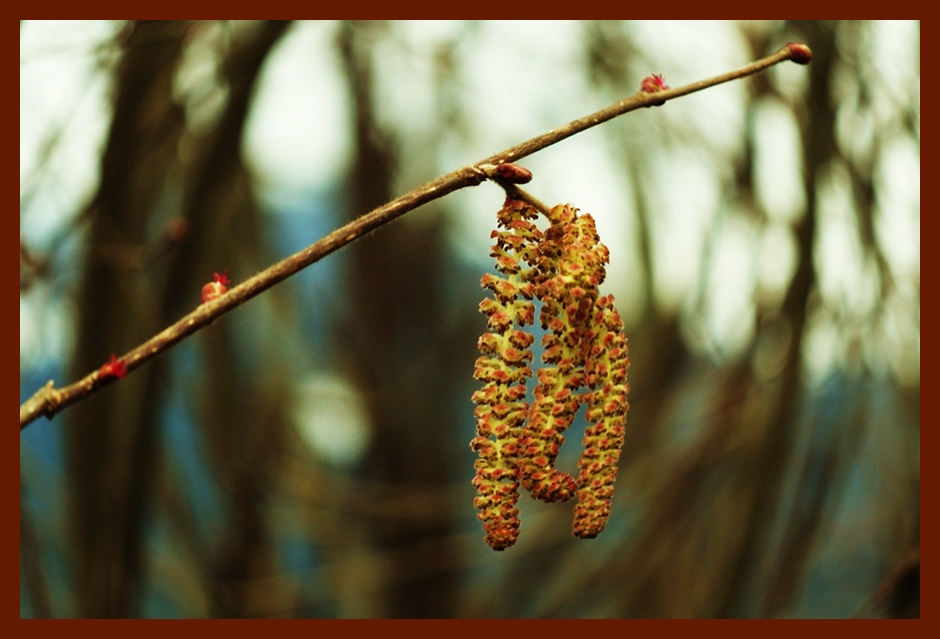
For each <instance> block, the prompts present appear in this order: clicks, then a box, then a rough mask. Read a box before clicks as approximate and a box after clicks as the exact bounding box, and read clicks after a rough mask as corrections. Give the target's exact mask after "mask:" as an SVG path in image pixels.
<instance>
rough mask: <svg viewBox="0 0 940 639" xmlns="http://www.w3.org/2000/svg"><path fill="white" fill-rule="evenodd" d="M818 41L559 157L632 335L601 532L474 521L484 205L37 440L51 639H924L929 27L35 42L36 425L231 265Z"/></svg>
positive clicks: (26, 571)
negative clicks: (522, 634)
mask: <svg viewBox="0 0 940 639" xmlns="http://www.w3.org/2000/svg"><path fill="white" fill-rule="evenodd" d="M788 41H803V42H806V43H807V44H808V45H809V46H810V47H811V49H812V51H813V54H814V58H813V62H812V64H811V65H809V66H807V67H801V66H798V65H795V64H792V63H785V64H782V65H779V66H778V67H775V68H774V69H772V70H770V71H768V72H765V73H763V74H761V75H758V76H755V77H752V78H749V79H745V80H743V81H738V82H734V83H731V84H728V85H722V86H720V87H717V88H713V89H710V90H707V91H704V92H701V93H697V94H694V95H692V96H688V97H685V98H681V99H678V100H675V101H673V102H669V103H668V104H666V105H665V106H663V107H661V108H653V109H645V110H643V111H641V112H636V113H631V114H628V115H626V116H623V117H621V118H618V119H617V120H614V121H612V122H610V123H607V124H604V125H602V126H600V127H596V128H594V129H591V130H590V131H587V132H585V133H582V134H579V135H577V136H575V137H574V138H572V139H569V140H567V141H565V142H562V143H560V144H558V145H555V146H553V147H551V148H549V149H546V150H544V151H541V152H539V153H538V154H536V155H534V156H532V157H530V158H526V159H525V160H524V161H522V164H523V165H524V166H526V167H528V168H529V169H531V170H532V172H533V173H534V175H535V179H534V180H533V182H532V183H531V184H530V185H529V186H530V187H531V188H530V191H531V192H532V193H534V194H535V195H536V196H537V197H539V198H540V199H542V200H543V201H545V202H547V203H549V204H554V203H561V202H572V203H574V204H575V205H576V206H578V207H579V208H580V209H581V210H582V211H586V212H590V213H591V214H592V215H594V216H595V217H596V219H597V223H598V227H599V231H600V234H601V238H602V240H603V241H604V242H605V243H606V244H607V245H608V246H609V248H610V252H611V264H610V268H609V271H608V279H607V282H606V283H605V284H604V286H603V287H602V291H603V292H611V293H613V294H615V295H616V298H617V307H618V309H619V311H620V314H621V315H622V316H623V317H624V319H625V322H626V332H627V335H628V338H629V346H630V360H631V367H630V372H629V375H630V385H631V393H630V405H631V408H630V413H629V416H628V434H627V441H626V446H625V450H624V455H623V459H622V463H621V468H620V474H619V478H618V481H617V490H616V497H615V500H614V507H613V513H612V516H611V519H610V522H609V524H608V526H607V529H606V530H605V531H604V532H603V533H602V534H601V535H600V536H599V537H598V538H597V539H595V540H588V541H584V540H577V539H575V538H573V537H572V536H571V532H570V528H571V514H572V504H571V503H568V504H550V505H549V504H543V503H541V502H535V501H533V500H531V499H530V498H529V497H528V496H526V495H523V497H522V499H521V500H520V506H521V509H522V515H521V518H522V530H521V536H520V539H519V542H518V543H517V545H516V546H514V547H512V548H510V549H509V550H507V551H505V552H502V553H497V552H494V551H492V550H491V549H490V548H489V547H488V546H486V545H485V544H484V543H483V534H482V531H481V529H480V524H479V522H477V521H476V519H475V515H476V510H475V509H474V508H473V506H472V500H473V496H474V489H473V487H472V486H471V485H470V479H471V478H472V476H473V462H474V458H475V454H474V453H473V452H472V451H470V449H469V447H468V442H469V441H470V439H471V437H472V435H473V431H474V420H473V414H472V413H473V404H472V403H471V402H470V395H471V394H472V392H473V391H474V390H475V388H476V387H477V382H475V381H474V380H473V378H472V370H473V362H474V360H475V358H476V357H477V355H478V353H477V351H476V340H477V337H478V336H479V335H480V334H481V333H482V332H483V330H484V326H485V318H483V317H482V316H481V315H479V313H478V312H477V308H476V307H477V304H478V303H479V301H480V300H481V299H482V298H483V295H484V291H483V290H482V289H480V288H479V278H480V276H481V274H482V273H483V272H485V271H487V270H491V269H492V262H491V258H489V257H488V253H489V248H488V247H489V244H490V239H489V232H490V230H491V229H492V228H493V227H494V224H495V213H496V211H497V210H498V208H499V206H500V204H501V202H502V194H501V191H500V190H499V189H498V188H497V187H495V186H494V185H492V184H483V185H481V186H479V187H476V188H473V189H467V190H465V191H462V192H458V193H456V194H453V195H450V196H448V197H446V198H444V199H442V200H438V201H436V202H434V203H433V204H431V205H428V206H425V207H424V208H422V209H419V210H417V211H414V212H412V213H409V214H408V215H407V216H405V217H404V218H403V219H401V220H399V221H396V222H394V223H392V224H389V225H387V226H386V227H383V228H381V229H379V230H378V231H376V232H374V233H373V234H371V235H370V236H368V237H366V238H363V239H362V240H360V241H357V242H355V243H353V244H352V245H350V246H348V247H346V248H344V249H342V250H341V251H339V252H338V253H336V254H334V255H332V256H330V257H328V258H326V259H324V260H323V261H322V262H320V263H317V264H314V265H313V266H311V267H310V268H308V269H307V270H306V271H304V272H302V273H301V274H299V275H298V276H296V277H294V278H292V279H290V280H288V281H286V282H284V283H282V284H280V285H278V286H277V287H275V288H274V289H272V290H270V291H268V292H266V293H265V294H263V295H262V296H260V297H258V298H256V299H254V300H253V301H251V302H249V303H248V304H246V305H245V306H243V307H240V308H238V309H237V310H236V311H234V312H233V313H230V314H229V315H227V316H225V317H224V318H223V319H221V320H219V321H217V322H216V323H215V324H213V325H212V326H211V327H209V328H208V329H206V330H204V331H202V332H201V333H198V334H197V335H195V336H194V337H193V338H191V339H188V340H186V341H185V342H184V343H182V344H180V345H179V346H177V347H176V348H174V349H173V350H171V351H170V352H168V353H166V354H164V355H163V356H161V357H159V358H157V359H156V360H153V361H151V362H150V363H148V364H147V365H145V366H144V367H142V368H140V369H138V370H136V371H134V372H133V373H132V374H131V375H130V376H129V377H128V378H127V379H126V380H124V381H122V382H120V383H118V384H114V385H112V386H110V387H108V388H107V389H105V390H104V391H102V392H100V393H98V394H97V395H95V396H94V397H92V398H91V399H89V400H87V401H84V402H82V403H80V404H76V405H74V406H72V407H70V408H69V409H67V410H65V411H63V412H62V413H60V414H59V415H57V416H56V417H55V418H54V419H52V420H51V421H48V420H45V419H41V420H39V421H37V422H35V423H33V424H32V425H30V426H29V427H28V428H26V429H25V430H24V431H23V432H22V433H21V436H20V477H21V483H20V614H21V616H23V617H49V616H52V617H108V616H116V617H543V616H547V617H780V616H782V617H846V616H850V615H856V616H918V615H919V550H918V549H919V541H920V533H919V529H920V515H919V513H920V480H919V477H920V433H919V431H920V409H919V405H920V53H919V52H920V25H919V23H918V22H866V21H851V22H837V21H834V22H784V21H779V22H776V21H771V22H725V21H716V22H388V23H353V22H297V23H288V22H283V23H276V22H275V23H266V22H225V21H219V22H209V21H207V22H140V23H134V22H41V21H36V22H32V21H27V22H21V23H20V394H21V400H25V399H26V398H28V397H29V396H30V395H31V394H32V393H33V392H34V391H35V390H37V389H38V388H39V387H40V386H41V385H42V384H44V383H45V382H46V381H47V380H49V379H54V380H55V381H56V384H57V386H63V385H66V384H68V383H70V382H72V381H74V380H76V379H78V378H79V377H81V376H84V375H85V374H87V373H88V372H90V371H92V370H94V369H96V368H98V367H99V366H100V365H101V364H102V363H103V362H104V361H105V360H107V358H108V356H109V354H110V353H111V352H112V351H114V352H116V353H118V354H120V353H123V352H125V351H127V350H129V349H130V348H132V347H134V346H136V345H137V344H139V343H141V342H142V341H144V340H146V339H147V338H148V337H150V336H152V335H153V334H155V333H156V332H158V331H159V330H161V329H162V328H164V327H166V326H167V325H169V324H171V323H172V322H174V321H175V320H177V319H178V318H179V317H181V316H182V315H184V314H185V313H187V312H188V311H190V310H191V309H192V308H194V307H195V306H196V305H197V304H198V302H199V292H200V289H201V287H202V285H203V284H204V283H205V282H208V281H210V280H211V278H212V273H213V272H222V271H224V270H226V269H227V270H228V272H229V274H230V276H231V277H232V279H233V280H234V281H235V282H240V281H242V280H244V279H245V278H247V277H249V276H251V275H253V274H254V273H256V272H257V271H259V270H261V269H262V268H264V267H266V266H267V265H269V264H271V263H272V262H274V261H275V260H277V259H280V258H282V257H285V256H287V255H289V254H291V253H293V252H295V251H297V250H299V249H301V248H303V247H304V246H306V245H308V244H310V243H312V242H314V241H316V240H317V239H318V238H320V237H321V236H322V235H324V234H325V233H327V232H329V231H331V230H333V229H334V228H336V227H338V226H340V225H341V224H343V223H344V222H346V221H348V220H350V219H352V218H355V217H357V216H359V215H361V214H363V213H365V212H367V211H369V210H371V209H372V208H374V207H375V206H377V205H380V204H383V203H384V202H386V201H388V200H390V199H392V198H394V197H395V196H397V195H400V194H402V193H404V192H406V191H408V190H410V189H412V188H414V187H416V186H418V185H420V184H422V183H424V182H426V181H428V180H430V179H433V178H435V177H437V176H439V175H441V174H443V173H446V172H448V171H450V170H452V169H454V168H457V167H459V166H464V165H466V164H469V163H472V162H475V161H477V160H480V159H482V158H484V157H487V156H489V155H490V154H492V153H494V152H497V151H500V150H502V149H504V148H507V147H509V146H511V145H513V144H516V143H518V142H520V141H523V140H525V139H528V138H530V137H532V136H534V135H537V134H539V133H542V132H545V131H547V130H549V129H551V128H554V127H556V126H558V125H560V124H563V123H565V122H568V121H569V120H572V119H575V118H577V117H580V116H582V115H585V114H587V113H590V112H593V111H595V110H597V109H599V108H601V107H603V106H606V105H607V104H609V103H611V102H613V101H615V100H617V99H621V98H623V97H626V96H629V95H631V94H632V93H634V92H635V91H636V90H637V88H638V87H639V83H640V80H641V79H642V78H643V77H644V76H646V75H649V74H650V73H661V74H663V75H664V77H665V80H666V82H667V83H668V84H670V85H671V86H680V85H683V84H687V83H690V82H693V81H696V80H699V79H702V78H704V77H707V76H711V75H715V74H718V73H722V72H725V71H728V70H731V69H734V68H737V67H739V66H743V65H744V64H746V63H747V62H750V61H752V60H754V59H757V58H759V57H762V56H764V55H767V54H769V53H771V52H773V51H774V50H776V49H777V48H779V47H780V46H782V45H783V44H785V43H786V42H788ZM579 428H583V422H581V425H580V426H579V425H578V424H576V425H575V427H574V428H573V429H572V430H571V431H570V433H569V437H568V442H567V443H566V445H565V446H564V448H563V449H562V450H563V453H562V457H561V459H560V464H561V466H562V467H563V468H567V469H569V470H573V469H574V468H575V465H576V461H577V457H578V455H579V450H578V449H579V447H580V438H581V437H580V433H579V432H578V431H579ZM879 584H881V585H882V588H881V589H880V590H878V591H877V592H876V589H877V588H878V587H879Z"/></svg>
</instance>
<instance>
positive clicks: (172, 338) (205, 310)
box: [20, 43, 811, 431]
mask: <svg viewBox="0 0 940 639" xmlns="http://www.w3.org/2000/svg"><path fill="white" fill-rule="evenodd" d="M810 57H811V54H810V52H809V48H808V47H806V45H803V44H793V43H791V44H788V45H787V46H785V47H783V48H781V49H780V50H779V51H777V52H776V53H774V54H773V55H770V56H767V57H766V58H762V59H760V60H758V61H756V62H753V63H751V64H749V65H747V66H745V67H742V68H740V69H738V70H736V71H730V72H728V73H725V74H722V75H717V76H715V77H713V78H709V79H707V80H701V81H699V82H694V83H692V84H687V85H685V86H682V87H677V88H674V89H666V90H664V91H658V92H655V93H646V92H643V91H638V92H637V93H636V94H634V95H633V96H631V97H629V98H627V99H625V100H621V101H619V102H615V103H614V104H612V105H610V106H609V107H607V108H605V109H601V110H600V111H597V112H596V113H592V114H591V115H587V116H585V117H583V118H580V119H577V120H574V121H572V122H569V123H568V124H566V125H564V126H561V127H558V128H557V129H554V130H552V131H549V132H548V133H544V134H542V135H539V136H537V137H534V138H532V139H531V140H527V141H525V142H522V143H521V144H517V145H516V146H514V147H511V148H509V149H507V150H505V151H502V152H501V153H497V154H496V155H492V156H490V157H488V158H486V159H485V160H482V161H480V162H477V163H476V164H473V165H470V166H465V167H462V168H459V169H457V170H455V171H451V172H450V173H448V174H446V175H444V176H441V177H439V178H437V179H436V180H434V181H432V182H428V183H427V184H425V185H423V186H420V187H418V188H416V189H414V190H413V191H411V192H409V193H406V194H405V195H402V196H401V197H399V198H397V199H395V200H392V201H391V202H389V203H388V204H385V205H383V206H380V207H378V208H377V209H375V210H373V211H372V212H370V213H367V214H366V215H363V216H361V217H359V218H357V219H355V220H353V221H352V222H350V223H349V224H346V225H345V226H343V227H341V228H339V229H337V230H335V231H333V232H332V233H330V234H329V235H327V236H325V237H323V238H322V239H320V240H318V241H317V242H314V243H313V244H311V245H310V246H308V247H307V248H305V249H303V250H301V251H299V252H297V253H294V254H293V255H291V256H290V257H287V258H284V259H283V260H281V261H280V262H277V263H276V264H274V265H272V266H270V267H268V268H267V269H265V270H264V271H261V272H260V273H258V274H256V275H254V276H253V277H251V278H249V279H247V280H245V281H244V282H242V283H241V284H239V285H238V286H236V287H234V288H232V289H231V290H229V291H228V292H227V293H226V294H224V295H222V296H221V297H219V298H217V299H215V300H212V301H210V302H207V303H205V304H202V305H201V306H199V307H198V308H196V309H195V310H194V311H192V312H191V313H189V314H188V315H186V316H185V317H183V318H182V319H181V320H179V321H178V322H176V323H175V324H173V325H172V326H169V327H168V328H166V329H164V330H163V331H161V332H160V333H158V334H157V335H155V336H154V337H152V338H151V339H149V340H148V341H146V342H144V343H143V344H141V345H139V346H137V347H136V348H134V349H133V350H131V351H129V352H127V353H125V354H124V355H123V356H122V357H121V358H120V361H121V362H123V363H124V365H125V366H126V369H127V371H132V370H134V369H135V368H137V367H138V366H141V365H143V364H144V362H146V361H148V360H149V359H151V358H153V357H156V356H157V355H159V354H160V353H162V352H164V351H166V350H168V349H169V348H170V347H172V346H174V345H175V344H177V343H179V342H180V341H182V340H183V339H185V338H186V337H188V336H189V335H192V334H193V333H195V332H196V331H198V330H200V329H201V328H204V327H205V326H208V325H209V324H211V323H212V322H213V321H215V319H216V318H218V317H219V316H221V315H223V314H225V313H227V312H229V311H230V310H232V309H234V308H235V307H237V306H240V305H242V304H244V303H245V302H247V301H248V300H250V299H251V298H253V297H254V296H256V295H258V294H259V293H261V292H262V291H265V290H267V289H269V288H271V287H272V286H274V285H275V284H277V283H278V282H280V281H282V280H285V279H287V278H288V277H290V276H291V275H294V274H295V273H297V272H298V271H300V270H302V269H304V268H306V267H307V266H310V265H311V264H313V263H314V262H317V261H319V260H320V259H322V258H324V257H326V256H327V255H329V254H330V253H332V252H334V251H336V250H337V249H340V248H342V247H344V246H346V245H347V244H349V243H350V242H352V241H353V240H355V239H357V238H360V237H362V236H363V235H366V234H367V233H369V232H371V231H374V230H375V229H377V228H379V227H380V226H382V225H384V224H387V223H388V222H391V221H392V220H394V219H395V218H397V217H399V216H401V215H404V214H405V213H407V212H408V211H411V210H414V209H416V208H418V207H419V206H423V205H424V204H427V203H428V202H432V201H434V200H437V199H439V198H442V197H444V196H445V195H447V194H449V193H453V192H454V191H457V190H459V189H463V188H466V187H468V186H477V185H478V184H480V183H481V182H483V181H484V180H486V179H488V178H494V174H493V171H494V169H495V168H496V167H497V166H499V165H500V164H503V163H508V162H515V161H516V160H519V159H521V158H524V157H526V156H528V155H531V154H533V153H535V152H536V151H541V150H542V149H544V148H546V147H548V146H551V145H553V144H555V143H557V142H561V141H562V140H564V139H566V138H569V137H571V136H572V135H574V134H576V133H580V132H581V131H584V130H586V129H589V128H591V127H593V126H597V125H598V124H601V123H602V122H607V121H608V120H611V119H613V118H615V117H617V116H619V115H623V114H624V113H629V112H630V111H635V110H637V109H641V108H645V107H649V106H659V105H661V104H663V103H664V102H666V101H668V100H671V99H673V98H678V97H681V96H684V95H688V94H690V93H695V92H696V91H701V90H702V89H707V88H709V87H713V86H715V85H718V84H722V83H725V82H730V81H731V80H737V79H740V78H744V77H747V76H749V75H753V74H755V73H758V72H760V71H763V70H764V69H767V68H768V67H771V66H773V65H775V64H778V63H780V62H783V61H784V60H793V61H795V62H798V63H800V64H806V63H807V62H808V61H809V59H810ZM115 379H117V378H116V377H114V376H113V375H102V374H101V373H100V371H95V372H93V373H90V374H89V375H86V376H85V377H84V378H83V379H81V380H79V381H77V382H75V383H74V384H71V385H69V386H66V387H65V388H62V389H61V390H57V389H56V388H55V385H54V384H53V382H52V380H50V381H49V382H48V383H46V385H45V386H43V387H42V388H41V389H39V390H38V391H36V393H35V394H34V395H33V396H32V397H30V398H29V399H28V400H27V401H26V402H24V403H23V404H22V405H21V406H20V430H21V431H22V429H23V428H25V427H26V426H27V425H28V424H30V423H31V422H32V421H34V420H35V419H36V418H37V417H39V416H40V415H45V416H46V417H47V418H49V419H51V418H52V417H53V416H54V415H55V414H56V413H58V412H59V411H61V410H62V409H63V408H65V407H66V406H69V405H70V404H74V403H75V402H77V401H79V400H81V399H84V398H85V397H87V396H89V395H91V394H92V393H94V392H97V391H98V390H99V389H101V388H103V387H104V386H107V385H108V384H110V383H112V382H113V381H115Z"/></svg>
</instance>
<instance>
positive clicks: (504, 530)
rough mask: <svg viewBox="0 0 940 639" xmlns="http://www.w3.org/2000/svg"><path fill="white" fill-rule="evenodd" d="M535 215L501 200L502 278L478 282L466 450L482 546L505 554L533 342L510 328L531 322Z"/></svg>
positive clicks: (496, 251)
mask: <svg viewBox="0 0 940 639" xmlns="http://www.w3.org/2000/svg"><path fill="white" fill-rule="evenodd" d="M537 216H538V212H537V211H535V210H534V209H532V208H531V207H529V205H528V204H526V203H524V202H521V201H518V200H512V199H507V200H506V202H505V203H504V205H503V208H502V209H501V210H500V211H499V213H498V214H497V220H498V223H499V226H500V228H501V229H502V230H496V231H493V235H492V237H494V238H495V239H496V244H495V245H494V246H493V252H492V254H491V255H492V257H495V258H496V270H497V271H499V273H500V274H501V275H492V274H486V275H484V276H483V278H482V280H481V284H482V286H483V287H484V288H487V289H489V290H490V291H492V293H493V297H492V298H487V299H485V300H483V302H482V303H481V304H480V312H482V313H483V314H484V315H486V316H487V318H488V322H487V327H488V329H489V332H487V333H484V334H483V336H482V337H481V338H480V340H479V342H478V344H477V346H478V348H479V350H480V352H481V353H483V355H482V357H480V358H478V359H477V361H476V366H475V369H474V374H473V376H474V377H475V378H476V379H478V380H480V381H482V382H483V388H482V389H480V390H478V391H476V392H475V393H474V394H473V401H474V403H476V404H477V407H476V410H475V411H474V415H475V416H476V419H477V436H476V437H474V439H473V441H472V442H471V443H470V447H471V448H472V449H473V450H475V451H476V452H477V453H478V454H479V459H477V461H476V463H475V468H476V477H474V479H473V485H474V486H476V489H477V493H478V494H477V497H476V499H474V506H475V507H476V508H478V509H479V510H480V513H479V514H478V515H477V518H478V519H479V520H480V521H482V522H483V530H484V533H485V535H486V543H487V544H489V545H490V546H492V547H493V549H494V550H505V549H506V548H508V547H509V546H512V545H513V544H514V543H516V539H517V538H518V536H519V509H518V508H516V503H517V502H518V500H519V471H518V454H519V436H520V435H521V433H522V427H523V425H524V423H525V419H526V415H527V413H528V403H527V402H526V399H525V397H526V386H525V384H526V380H527V379H528V378H529V377H531V375H532V369H531V368H529V366H528V363H529V362H531V361H532V351H531V349H530V347H531V346H532V342H533V340H534V338H533V336H532V334H531V333H528V332H526V331H524V330H521V329H517V328H513V326H514V325H517V326H525V325H528V324H532V322H533V321H534V318H535V307H534V304H533V302H532V297H533V283H532V278H533V277H534V275H535V272H534V269H533V268H531V267H527V265H528V264H531V263H532V262H533V261H534V257H535V252H534V251H535V250H536V247H537V244H538V241H539V240H540V239H541V233H540V232H539V230H538V228H536V226H535V225H534V224H533V223H532V220H533V219H534V218H536V217H537ZM523 262H524V263H525V265H523Z"/></svg>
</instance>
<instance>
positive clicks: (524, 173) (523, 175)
mask: <svg viewBox="0 0 940 639" xmlns="http://www.w3.org/2000/svg"><path fill="white" fill-rule="evenodd" d="M496 175H497V177H499V178H500V179H501V180H505V181H507V182H511V183H513V184H526V183H527V182H530V181H531V180H532V171H530V170H529V169H527V168H524V167H521V166H519V165H518V164H512V163H509V162H507V163H504V164H500V165H499V166H497V167H496Z"/></svg>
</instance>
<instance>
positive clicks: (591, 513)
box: [573, 295, 630, 538]
mask: <svg viewBox="0 0 940 639" xmlns="http://www.w3.org/2000/svg"><path fill="white" fill-rule="evenodd" d="M593 325H594V326H595V327H596V330H597V332H596V335H595V337H594V343H593V345H592V347H591V351H590V355H589V357H588V361H587V363H586V365H585V383H586V385H587V386H589V387H591V388H592V389H593V390H592V391H591V392H590V393H588V394H587V397H586V400H587V402H588V411H587V421H588V426H587V428H585V430H584V440H583V447H584V450H583V452H582V453H581V459H580V461H579V462H578V466H579V468H580V469H581V472H580V474H579V476H578V504H577V506H575V509H574V523H573V532H574V534H575V536H576V537H581V538H591V537H597V535H598V534H599V533H600V532H601V531H602V530H603V529H604V526H605V525H606V524H607V517H608V516H609V515H610V505H611V499H612V498H613V496H614V480H615V479H616V478H617V463H618V462H619V460H620V451H621V449H622V448H623V440H624V429H625V427H626V422H627V409H628V408H629V404H628V403H627V393H628V392H629V390H630V387H629V385H628V384H627V366H628V365H629V362H628V360H627V338H626V337H625V336H624V334H623V322H622V321H621V319H620V315H619V314H618V313H617V309H615V308H614V300H613V297H612V296H610V295H607V296H604V297H601V298H599V299H598V300H597V304H596V305H595V316H594V322H593Z"/></svg>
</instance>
